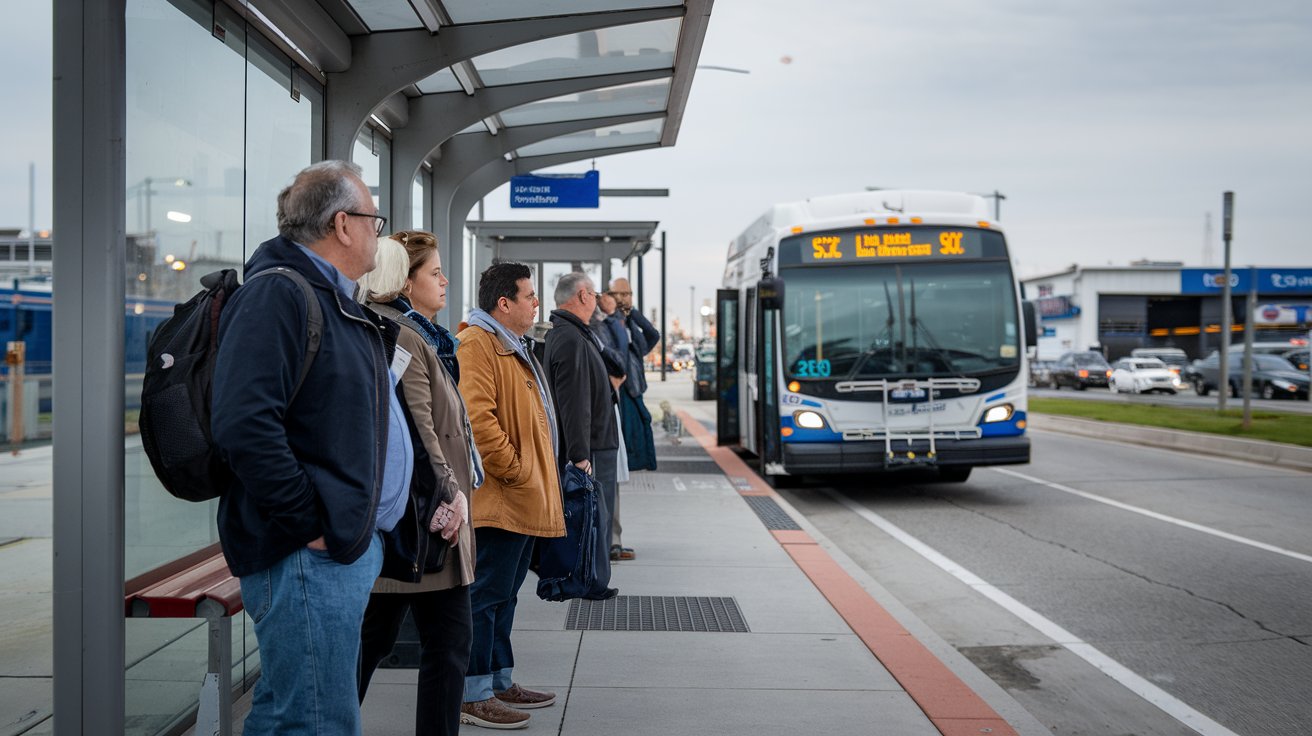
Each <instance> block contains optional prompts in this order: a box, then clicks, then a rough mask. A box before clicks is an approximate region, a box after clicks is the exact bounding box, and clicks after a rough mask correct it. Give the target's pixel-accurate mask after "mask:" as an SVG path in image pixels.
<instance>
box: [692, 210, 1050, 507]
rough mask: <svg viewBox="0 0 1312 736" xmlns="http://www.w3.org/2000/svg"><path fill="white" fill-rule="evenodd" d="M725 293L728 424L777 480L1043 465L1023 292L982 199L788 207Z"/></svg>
mask: <svg viewBox="0 0 1312 736" xmlns="http://www.w3.org/2000/svg"><path fill="white" fill-rule="evenodd" d="M723 286H724V288H722V289H721V290H719V291H718V292H717V301H718V321H717V335H716V340H717V345H716V347H717V350H718V357H717V370H716V380H717V386H716V399H717V434H718V441H719V442H720V444H724V445H736V446H741V447H742V448H744V449H746V450H748V451H749V452H751V453H754V454H756V455H757V456H758V457H759V458H760V461H761V469H762V471H763V472H764V473H765V474H766V475H767V476H769V477H770V478H771V480H772V481H774V482H776V483H786V482H787V481H788V480H789V479H790V478H795V477H797V476H800V475H819V474H833V473H870V472H883V471H889V470H895V469H900V468H907V467H918V466H935V467H937V468H938V474H939V477H940V478H941V479H942V480H945V481H957V482H959V481H964V480H966V479H967V478H968V477H969V476H970V471H971V468H973V467H974V466H976V465H1007V464H1019V463H1027V462H1029V459H1030V442H1029V438H1028V437H1026V436H1025V424H1026V375H1027V371H1026V364H1025V361H1026V351H1025V348H1026V346H1027V344H1028V345H1032V344H1034V334H1033V333H1034V324H1035V322H1034V318H1033V311H1032V310H1031V309H1029V308H1028V305H1024V306H1022V303H1021V300H1020V295H1019V292H1018V288H1017V284H1016V279H1015V277H1014V276H1013V274H1012V270H1011V260H1010V258H1009V256H1008V253H1007V243H1006V239H1005V237H1004V236H1003V233H1002V230H1001V228H1000V227H999V225H998V223H996V222H993V221H991V219H990V217H989V213H988V210H987V206H986V202H985V201H984V199H983V198H982V197H979V196H976V195H971V194H961V193H954V192H929V191H891V190H888V191H872V192H862V193H857V194H844V195H834V196H827V197H816V198H813V199H809V200H806V201H803V202H793V203H789V204H780V205H775V206H774V207H772V208H771V209H770V211H769V212H767V213H766V214H765V215H764V216H762V217H761V218H759V219H758V220H757V221H756V222H754V223H752V225H751V226H750V227H748V228H747V230H746V231H744V232H743V234H742V235H740V236H738V237H737V238H736V239H735V240H734V241H733V243H731V244H730V246H729V256H728V263H727V264H726V267H725V272H724V284H723Z"/></svg>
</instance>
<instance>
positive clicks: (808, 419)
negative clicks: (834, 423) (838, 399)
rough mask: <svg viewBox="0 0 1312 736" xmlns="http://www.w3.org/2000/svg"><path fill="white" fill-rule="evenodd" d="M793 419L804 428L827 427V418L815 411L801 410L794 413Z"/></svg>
mask: <svg viewBox="0 0 1312 736" xmlns="http://www.w3.org/2000/svg"><path fill="white" fill-rule="evenodd" d="M793 421H794V422H796V423H797V426H799V427H801V428H802V429H824V428H825V418H824V417H822V416H820V415H819V414H817V413H816V412H813V411H799V412H797V413H796V414H794V415H793Z"/></svg>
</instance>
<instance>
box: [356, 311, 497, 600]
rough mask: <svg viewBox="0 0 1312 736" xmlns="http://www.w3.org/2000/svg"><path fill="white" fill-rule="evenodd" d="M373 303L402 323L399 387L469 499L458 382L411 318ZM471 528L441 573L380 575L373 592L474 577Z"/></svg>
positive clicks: (435, 456)
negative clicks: (405, 577)
mask: <svg viewBox="0 0 1312 736" xmlns="http://www.w3.org/2000/svg"><path fill="white" fill-rule="evenodd" d="M369 308H370V309H373V310H374V311H375V312H378V313H379V314H381V315H383V316H384V317H386V318H388V319H391V320H395V321H397V322H398V323H399V324H400V325H401V331H400V334H399V335H398V336H397V339H396V344H397V345H398V346H400V347H402V348H404V349H405V350H406V352H408V353H410V355H411V356H412V357H411V359H410V364H409V365H408V366H406V369H405V373H403V374H402V375H401V390H402V393H403V394H404V395H405V401H406V404H407V405H408V406H409V408H410V415H411V416H412V417H413V418H414V422H415V428H416V429H417V430H418V432H419V437H420V438H421V439H422V440H423V442H424V450H425V451H426V452H427V453H428V459H429V462H431V463H433V470H434V472H435V473H436V474H438V477H441V476H442V475H445V474H446V473H445V471H444V470H442V468H441V467H440V466H442V465H447V466H450V468H451V470H452V472H453V473H454V474H455V478H456V480H457V481H459V483H460V491H461V492H462V493H464V494H465V500H466V501H469V500H470V498H471V493H470V491H471V489H472V488H473V487H474V467H473V461H472V459H471V458H470V457H469V449H468V447H467V446H466V444H465V441H466V440H465V437H466V435H465V403H464V401H463V400H462V399H461V396H460V391H459V389H458V388H457V387H456V382H455V381H454V380H453V379H452V378H451V374H449V373H447V371H446V368H445V367H443V366H442V364H441V362H440V361H439V360H438V357H437V351H435V350H434V349H433V347H432V346H431V345H429V344H428V341H426V340H424V338H423V336H422V335H420V334H419V332H417V331H416V330H415V329H414V327H413V326H411V323H410V322H409V321H408V320H405V319H400V317H401V313H400V312H398V311H397V310H395V309H393V308H392V307H389V306H387V305H386V304H370V305H369ZM462 369H463V366H462ZM403 523H404V522H403ZM473 531H474V530H473V529H472V528H471V527H470V525H469V524H465V525H463V526H461V527H460V542H459V544H457V545H456V546H455V547H454V548H452V549H448V550H447V554H446V564H445V565H443V567H442V569H441V570H440V571H439V572H435V573H430V574H427V575H425V576H424V579H423V580H422V581H420V582H418V583H403V582H401V581H399V580H392V579H390V578H378V580H377V582H375V583H374V592H375V593H418V592H423V591H430V590H446V589H448V588H454V587H456V586H457V585H469V584H470V583H472V582H474V533H473Z"/></svg>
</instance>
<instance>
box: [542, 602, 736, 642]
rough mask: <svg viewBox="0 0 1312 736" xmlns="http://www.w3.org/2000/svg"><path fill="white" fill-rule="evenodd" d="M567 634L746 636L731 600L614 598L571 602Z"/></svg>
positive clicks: (566, 622) (567, 620)
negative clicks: (703, 633)
mask: <svg viewBox="0 0 1312 736" xmlns="http://www.w3.org/2000/svg"><path fill="white" fill-rule="evenodd" d="M565 628H566V629H567V630H569V631H724V632H737V633H748V632H749V631H750V629H748V628H747V622H746V621H745V620H744V619H743V612H742V611H741V610H739V608H738V602H737V601H735V600H734V599H733V598H700V597H693V596H681V595H678V596H671V595H617V596H615V597H614V598H611V599H610V600H608V601H589V600H573V601H570V603H569V614H568V615H567V616H566V618H565Z"/></svg>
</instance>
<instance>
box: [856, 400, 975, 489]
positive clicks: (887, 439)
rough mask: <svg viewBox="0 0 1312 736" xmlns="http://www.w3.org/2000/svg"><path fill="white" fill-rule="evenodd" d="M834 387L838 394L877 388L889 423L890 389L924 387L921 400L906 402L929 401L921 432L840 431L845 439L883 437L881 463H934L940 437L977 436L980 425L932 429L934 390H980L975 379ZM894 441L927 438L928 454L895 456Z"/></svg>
mask: <svg viewBox="0 0 1312 736" xmlns="http://www.w3.org/2000/svg"><path fill="white" fill-rule="evenodd" d="M834 389H835V390H836V391H838V392H839V393H855V392H859V391H880V392H882V393H883V402H884V423H885V425H887V423H888V416H889V415H888V410H889V402H888V395H889V393H890V392H893V391H916V390H919V389H924V394H925V399H924V401H923V402H920V401H910V402H907V405H915V404H918V403H926V404H929V406H928V411H926V412H925V414H926V415H927V416H928V418H929V427H927V428H926V430H925V431H924V432H897V433H894V432H892V431H891V430H889V429H888V428H887V427H885V428H884V429H875V430H856V431H845V432H843V439H845V440H849V439H851V440H878V439H883V440H884V465H885V466H886V467H887V466H890V465H934V464H936V463H937V462H938V445H937V440H938V439H939V438H940V437H942V438H943V439H956V440H960V439H976V438H978V437H979V436H980V431H979V428H978V427H976V428H973V429H968V430H961V429H954V430H949V431H945V432H936V431H935V430H934V404H933V402H934V399H935V398H937V395H936V392H938V391H941V390H944V389H956V390H957V391H959V392H961V393H963V394H973V393H975V392H976V391H978V390H979V379H976V378H924V379H911V378H908V379H895V380H891V381H890V380H887V379H882V378H881V379H879V380H871V381H840V382H838V383H837V384H835V385H834ZM893 440H905V441H906V442H907V444H908V445H910V444H911V441H912V440H929V453H928V454H927V455H926V456H924V457H923V458H922V457H918V456H917V455H916V454H915V453H914V452H911V451H909V450H908V451H907V453H906V454H905V455H902V456H898V455H895V454H894V453H893Z"/></svg>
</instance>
